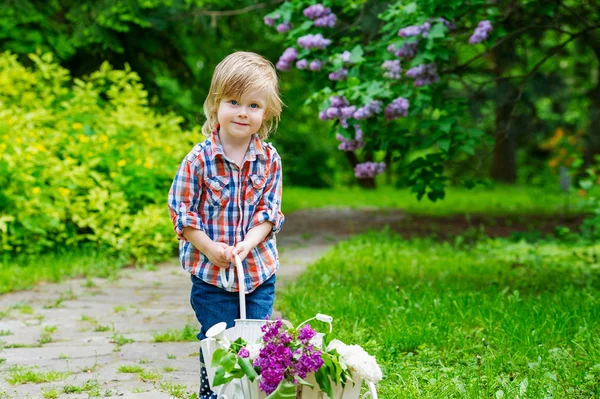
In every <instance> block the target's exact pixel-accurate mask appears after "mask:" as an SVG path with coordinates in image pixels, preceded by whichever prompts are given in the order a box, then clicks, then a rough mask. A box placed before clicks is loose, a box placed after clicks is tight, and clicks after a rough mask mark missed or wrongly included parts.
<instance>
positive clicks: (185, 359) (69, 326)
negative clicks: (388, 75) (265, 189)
mask: <svg viewBox="0 0 600 399" xmlns="http://www.w3.org/2000/svg"><path fill="white" fill-rule="evenodd" d="M401 218H402V215H401V214H400V213H386V214H380V213H377V212H376V211H369V212H365V211H364V210H363V211H360V212H358V211H355V210H350V209H341V210H333V209H325V210H319V211H300V212H296V213H294V214H292V215H289V216H288V219H287V221H286V225H285V227H284V229H283V231H282V233H281V234H280V235H279V237H278V239H279V248H280V252H281V255H280V257H281V268H280V270H279V272H278V289H279V290H281V289H285V283H286V282H289V281H293V280H294V279H295V278H296V277H297V276H298V275H299V274H301V273H302V272H303V271H304V269H305V268H306V266H307V265H309V264H311V263H313V262H314V261H316V260H317V259H318V258H320V257H321V256H322V255H323V254H324V253H325V252H326V251H327V250H328V249H329V248H330V247H331V246H332V245H333V244H334V243H335V242H337V241H339V240H341V239H344V238H346V237H348V236H349V235H351V234H354V233H358V232H361V231H365V230H366V229H369V228H378V227H381V226H382V225H383V224H386V223H390V222H394V221H397V220H399V219H401ZM189 290H190V279H189V275H188V274H187V273H186V272H184V271H183V270H181V268H180V267H179V266H178V264H177V260H176V259H174V260H173V261H171V262H165V263H162V264H159V265H157V268H156V270H154V271H149V270H137V269H125V270H123V271H122V272H121V273H120V274H119V278H118V279H116V280H106V279H93V280H84V279H74V280H69V281H66V282H63V283H60V284H45V285H40V286H38V287H36V288H35V289H33V290H30V291H22V292H17V293H11V294H6V295H3V296H0V340H2V341H3V342H4V344H3V345H4V348H3V349H2V350H0V399H2V398H19V399H21V398H44V397H47V398H55V397H56V398H88V397H108V398H131V399H134V398H139V399H142V398H149V399H150V398H151V399H161V398H170V397H172V396H174V395H175V396H180V395H181V396H184V397H186V398H188V397H189V396H190V395H191V393H192V392H194V391H196V390H197V386H198V358H197V356H198V347H199V344H198V342H197V341H196V342H194V341H183V342H156V341H157V338H156V337H157V336H158V334H162V335H163V336H164V335H165V333H167V332H169V331H171V332H172V333H173V334H175V333H177V334H179V335H181V334H184V333H185V332H186V331H187V335H188V336H189V335H191V334H193V333H195V330H196V329H197V322H196V320H195V317H194V315H193V312H192V309H191V307H190V305H189ZM186 326H189V327H187V330H186ZM192 330H193V331H192ZM119 370H120V371H121V372H119ZM122 371H130V372H122ZM57 373H66V374H64V375H62V376H60V375H58V376H56V375H52V374H57ZM51 377H55V378H56V377H58V378H56V379H57V380H56V381H53V382H42V383H31V382H30V383H18V382H19V381H27V380H37V381H40V380H43V379H44V378H45V379H51ZM11 381H12V382H14V383H15V385H13V384H11V383H10V382H11ZM65 392H70V393H68V394H67V393H65ZM185 392H187V394H184V393H185Z"/></svg>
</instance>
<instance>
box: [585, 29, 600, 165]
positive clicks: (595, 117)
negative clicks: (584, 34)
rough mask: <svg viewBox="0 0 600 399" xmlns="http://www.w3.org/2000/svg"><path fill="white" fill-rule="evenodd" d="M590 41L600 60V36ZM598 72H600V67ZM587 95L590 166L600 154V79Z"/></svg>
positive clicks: (586, 150)
mask: <svg viewBox="0 0 600 399" xmlns="http://www.w3.org/2000/svg"><path fill="white" fill-rule="evenodd" d="M588 43H589V44H590V45H591V46H592V49H593V51H594V54H595V55H596V58H597V59H598V61H599V62H600V38H598V37H597V36H595V37H593V38H592V37H590V40H589V41H588ZM598 73H600V67H599V68H598ZM587 97H588V99H589V100H590V110H589V116H588V120H589V124H588V129H587V138H586V146H585V165H586V166H590V165H592V164H594V163H595V159H594V158H595V157H596V156H597V155H599V154H600V80H598V82H597V83H596V86H595V87H594V88H593V89H592V90H590V91H589V92H588V93H587Z"/></svg>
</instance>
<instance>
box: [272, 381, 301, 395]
mask: <svg viewBox="0 0 600 399" xmlns="http://www.w3.org/2000/svg"><path fill="white" fill-rule="evenodd" d="M266 399H296V386H295V385H294V384H293V383H291V382H288V381H285V380H283V381H281V382H280V383H279V385H278V386H277V389H275V390H274V391H273V393H272V394H270V395H269V396H267V398H266Z"/></svg>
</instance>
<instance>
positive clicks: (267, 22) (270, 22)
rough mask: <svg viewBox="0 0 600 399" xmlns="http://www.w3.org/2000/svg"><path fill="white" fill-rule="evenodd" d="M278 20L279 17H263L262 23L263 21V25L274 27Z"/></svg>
mask: <svg viewBox="0 0 600 399" xmlns="http://www.w3.org/2000/svg"><path fill="white" fill-rule="evenodd" d="M278 19H279V15H274V16H273V18H270V17H265V18H264V19H263V21H265V25H269V26H275V21H277V20H278Z"/></svg>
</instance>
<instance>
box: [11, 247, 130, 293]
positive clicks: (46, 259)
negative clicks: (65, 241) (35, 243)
mask: <svg viewBox="0 0 600 399" xmlns="http://www.w3.org/2000/svg"><path fill="white" fill-rule="evenodd" d="M126 264H127V261H126V260H125V259H122V258H120V257H119V256H117V255H114V254H110V253H108V252H97V251H94V250H91V249H89V250H85V249H81V248H80V249H78V248H75V249H73V250H72V251H70V252H63V253H55V254H43V255H30V256H25V255H21V256H16V257H14V258H8V257H5V259H4V260H3V261H0V294H4V293H7V292H11V291H17V290H25V289H29V288H32V287H34V286H36V285H37V284H39V283H40V282H59V281H62V280H64V279H67V278H73V277H111V276H113V277H114V276H116V273H117V271H118V270H119V269H120V268H121V267H123V266H124V265H126Z"/></svg>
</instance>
